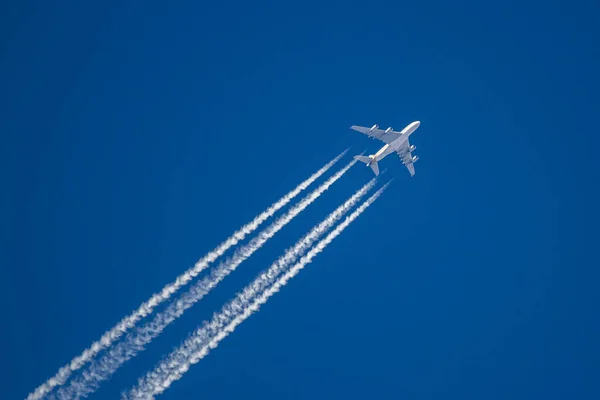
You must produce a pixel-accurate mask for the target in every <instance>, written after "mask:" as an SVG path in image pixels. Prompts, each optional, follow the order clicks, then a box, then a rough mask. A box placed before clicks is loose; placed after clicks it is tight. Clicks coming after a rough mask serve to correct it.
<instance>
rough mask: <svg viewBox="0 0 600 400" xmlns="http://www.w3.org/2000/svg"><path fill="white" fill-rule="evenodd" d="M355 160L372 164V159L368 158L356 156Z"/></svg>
mask: <svg viewBox="0 0 600 400" xmlns="http://www.w3.org/2000/svg"><path fill="white" fill-rule="evenodd" d="M354 159H355V160H358V161H360V162H363V163H365V164H368V163H370V162H371V160H372V158H371V157H367V156H354Z"/></svg>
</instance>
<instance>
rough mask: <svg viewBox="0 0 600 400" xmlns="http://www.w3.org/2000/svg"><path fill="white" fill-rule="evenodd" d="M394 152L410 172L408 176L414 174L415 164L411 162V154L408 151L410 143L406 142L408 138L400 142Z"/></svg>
mask: <svg viewBox="0 0 600 400" xmlns="http://www.w3.org/2000/svg"><path fill="white" fill-rule="evenodd" d="M396 153H398V155H399V156H400V159H401V160H402V164H404V165H406V168H407V169H408V172H410V176H414V175H415V164H414V162H413V158H412V154H411V152H410V143H408V139H407V140H406V141H405V142H404V143H403V144H402V147H400V148H399V149H398V150H396Z"/></svg>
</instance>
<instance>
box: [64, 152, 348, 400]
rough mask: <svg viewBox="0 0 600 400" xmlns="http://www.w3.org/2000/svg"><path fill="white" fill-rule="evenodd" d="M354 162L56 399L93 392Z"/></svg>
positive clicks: (119, 346)
mask: <svg viewBox="0 0 600 400" xmlns="http://www.w3.org/2000/svg"><path fill="white" fill-rule="evenodd" d="M355 163H356V160H352V161H351V162H349V163H348V164H347V165H346V166H345V167H343V168H342V169H340V170H339V171H338V172H336V173H335V174H334V175H333V176H331V177H330V178H329V179H328V180H327V181H325V182H324V183H323V184H321V185H320V186H319V187H318V188H317V189H315V190H314V191H313V192H311V193H310V194H309V195H307V196H306V197H305V198H303V199H302V200H301V201H300V202H298V204H296V205H294V207H292V208H290V209H289V210H288V211H287V212H286V213H285V214H284V215H283V216H281V217H279V218H278V219H277V220H276V221H275V222H273V223H272V224H271V225H270V226H268V227H267V228H265V229H264V230H263V231H261V232H260V233H259V234H258V235H257V236H256V237H255V238H253V239H252V240H251V241H250V242H248V243H247V244H246V245H244V246H241V247H240V248H238V249H236V250H235V252H234V254H233V256H231V257H229V258H228V259H226V260H225V261H223V262H221V263H220V264H219V265H218V266H217V267H215V268H214V269H213V270H212V271H210V273H209V274H208V275H207V276H206V277H204V278H203V279H201V280H200V281H198V282H197V283H195V284H194V285H192V287H191V288H190V289H189V291H188V292H186V293H184V294H183V295H182V296H181V297H180V298H179V299H178V300H176V301H173V302H172V303H171V304H169V306H168V307H167V308H166V309H165V310H164V311H161V312H159V313H157V314H156V315H155V317H154V319H153V320H152V321H151V322H149V323H147V324H146V325H144V326H142V327H139V328H137V329H136V330H135V331H134V332H133V333H132V334H129V335H128V337H127V339H126V340H124V341H123V342H121V343H119V344H117V345H116V346H113V347H112V348H110V349H109V350H108V352H107V354H105V355H104V356H102V358H100V359H99V360H98V361H93V362H92V364H91V365H90V367H89V368H88V370H86V371H84V372H83V373H82V374H81V375H80V376H78V377H77V378H75V379H73V380H72V381H71V383H70V385H69V386H67V387H63V388H60V389H59V390H58V398H60V399H72V398H79V397H81V396H87V395H89V394H90V393H92V392H94V391H95V390H96V389H97V388H98V385H99V383H100V382H102V381H104V380H106V379H108V378H109V377H110V376H111V375H112V374H113V373H114V372H115V371H116V370H117V369H118V368H119V367H120V366H121V365H122V364H123V363H125V362H126V361H127V360H129V359H131V358H132V357H135V356H136V355H137V353H138V352H139V351H141V350H143V349H144V347H145V346H146V345H147V344H148V343H150V342H151V341H152V340H153V339H154V338H156V337H157V336H158V335H160V334H161V332H162V331H163V330H164V329H165V328H166V327H167V326H168V325H169V324H170V323H171V322H173V321H174V320H176V319H177V318H179V317H180V316H181V315H183V313H184V312H185V311H186V310H187V309H189V308H190V307H192V306H193V305H194V304H196V303H197V302H198V301H200V300H201V299H202V298H203V297H204V296H205V295H206V294H207V293H208V292H209V291H210V290H212V289H213V288H214V287H215V286H216V285H217V284H218V283H219V282H221V281H222V280H223V279H224V278H225V277H226V276H227V275H229V274H230V273H231V272H233V271H234V270H235V269H236V268H237V267H238V266H239V265H240V264H241V263H242V262H244V261H245V260H246V259H247V258H248V257H250V256H251V255H252V254H253V253H254V252H255V251H257V250H258V249H260V248H261V247H262V246H263V245H264V244H265V243H266V242H267V241H268V240H269V239H270V238H272V237H273V236H274V235H275V234H276V233H277V232H278V231H280V230H281V229H282V228H283V227H284V226H285V225H287V224H288V223H289V222H290V221H291V220H292V219H293V218H294V217H296V216H297V215H298V214H300V212H302V211H303V210H304V209H305V208H306V207H308V206H309V205H310V204H311V203H313V202H314V201H315V200H316V199H317V198H318V197H319V196H321V194H323V192H325V191H326V190H327V189H329V187H330V186H331V185H333V184H334V183H335V182H336V181H337V180H338V179H339V178H341V177H342V176H343V175H344V174H345V173H346V171H348V170H349V169H350V168H351V167H352V166H353V165H354V164H355Z"/></svg>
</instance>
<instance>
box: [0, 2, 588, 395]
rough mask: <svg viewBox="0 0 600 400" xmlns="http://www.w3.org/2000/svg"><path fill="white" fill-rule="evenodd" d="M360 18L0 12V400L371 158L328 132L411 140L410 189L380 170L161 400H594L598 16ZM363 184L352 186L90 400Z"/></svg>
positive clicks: (536, 11)
mask: <svg viewBox="0 0 600 400" xmlns="http://www.w3.org/2000/svg"><path fill="white" fill-rule="evenodd" d="M175 3H177V4H175ZM209 3H212V4H209ZM359 4H360V5H358V6H357V5H355V3H353V2H352V3H350V2H346V1H337V2H327V1H319V2H310V1H303V2H297V3H291V2H278V1H272V2H260V1H259V2H245V1H240V2H227V3H226V2H223V3H217V2H198V1H183V2H170V3H167V2H157V1H126V2H123V1H102V2H95V3H94V4H91V3H90V2H81V1H62V2H42V1H19V2H7V3H3V4H2V5H0V115H1V118H0V132H1V135H2V142H1V145H0V163H1V164H0V167H1V168H0V171H1V172H0V174H1V177H2V196H0V212H1V214H0V216H1V221H2V222H1V224H0V226H1V230H0V232H1V234H2V237H1V239H2V241H1V243H2V245H1V252H0V262H1V264H0V266H1V272H0V274H1V275H0V301H1V302H2V304H3V307H2V310H3V316H2V329H1V330H0V339H1V340H0V343H1V344H0V346H1V347H0V354H1V357H0V368H1V373H2V375H1V377H2V378H1V380H2V387H1V388H0V390H1V391H2V394H1V395H0V397H2V398H6V399H19V398H24V397H25V396H26V395H27V393H29V392H30V391H31V390H33V389H34V388H35V387H36V386H37V385H39V384H40V383H42V382H43V381H44V380H45V379H47V378H48V377H50V376H51V375H53V374H54V373H55V372H56V370H57V369H58V368H59V367H60V366H62V365H64V364H65V363H66V362H67V361H69V360H70V359H71V358H72V357H73V356H75V355H77V354H79V353H80V352H81V351H82V350H83V349H84V348H86V347H87V346H88V345H89V344H90V343H91V342H92V341H93V340H96V339H97V338H99V336H100V335H101V334H102V333H103V332H104V331H105V330H106V329H108V328H110V327H112V326H113V325H114V324H115V323H116V322H117V321H118V320H119V319H120V318H121V317H122V316H124V315H126V314H127V313H129V312H130V311H131V310H133V309H134V308H135V307H137V306H138V305H139V304H140V303H141V302H142V301H144V300H146V299H147V298H148V297H149V296H150V294H151V293H153V292H154V291H157V290H159V289H160V288H162V286H163V285H164V284H165V283H167V282H169V281H171V280H172V279H174V278H175V277H176V276H177V275H178V274H179V273H181V272H182V271H184V270H185V269H187V268H188V267H189V266H191V265H192V264H193V263H194V262H195V261H196V260H197V259H198V258H199V257H201V256H202V255H203V254H204V253H205V252H206V251H208V250H210V249H212V248H213V247H214V246H215V245H216V244H217V243H219V242H220V241H222V240H223V239H225V238H226V237H227V236H228V235H229V234H230V233H231V232H233V231H234V230H235V229H236V228H237V227H239V226H240V225H241V224H243V223H245V222H247V221H249V220H250V219H251V218H252V217H253V216H254V215H256V214H257V213H258V212H260V211H261V210H262V209H263V208H264V207H266V206H267V205H269V204H271V203H272V202H273V201H275V200H276V199H278V198H279V196H281V195H283V194H284V193H285V192H287V191H288V190H290V189H292V188H293V187H294V186H295V185H296V184H297V183H299V182H300V181H301V180H302V179H304V178H306V177H307V176H308V175H309V174H310V173H312V172H313V171H315V170H316V169H317V168H319V167H320V166H321V165H323V164H324V163H325V162H327V161H328V160H329V159H331V158H332V157H334V156H335V155H336V154H338V153H339V152H341V151H342V150H343V149H345V148H346V147H348V146H352V149H351V151H350V153H351V155H353V154H356V153H359V152H361V151H363V150H365V149H366V150H368V151H369V152H374V151H376V150H377V149H378V148H379V147H380V143H378V142H375V141H372V140H370V139H368V138H366V137H365V136H363V135H361V134H360V133H358V132H354V131H351V130H349V129H348V127H349V126H350V125H353V124H358V125H367V126H370V125H372V124H375V123H377V124H379V125H380V126H382V127H384V128H385V127H387V126H393V127H394V128H398V129H401V128H402V127H404V126H405V125H406V124H408V123H410V122H411V121H413V120H420V121H421V126H420V128H419V129H418V130H417V132H416V133H415V135H414V136H413V138H411V140H412V143H413V144H415V145H416V146H417V147H418V149H417V151H416V154H418V155H419V156H420V158H421V159H420V160H419V162H418V163H417V164H416V170H417V174H416V175H415V177H414V178H412V179H411V178H410V177H409V175H408V173H407V171H406V170H405V168H404V167H403V166H402V165H401V163H400V162H399V160H398V159H397V157H392V156H390V157H389V158H387V159H386V160H384V161H383V162H382V168H383V167H385V168H388V173H387V174H386V175H388V176H391V177H394V178H395V180H394V182H393V184H392V186H391V187H390V189H389V190H388V191H387V192H386V193H385V195H384V196H383V197H382V198H381V199H380V200H379V201H378V202H377V203H375V205H374V206H373V207H372V208H370V209H369V210H368V211H367V212H366V213H365V214H364V216H363V217H361V218H360V219H359V220H357V221H356V222H355V223H354V224H352V225H351V226H350V227H349V228H348V229H347V231H346V232H345V233H344V234H343V235H342V236H341V237H339V239H337V240H336V241H335V242H333V244H332V245H331V246H330V247H329V248H328V249H327V250H326V251H325V252H324V253H323V254H322V255H320V256H319V257H318V258H317V259H316V260H315V262H314V263H313V264H311V265H310V266H309V267H308V268H307V269H306V270H304V271H303V272H302V273H301V274H300V275H298V277H296V278H295V279H294V280H292V281H291V282H290V284H289V285H288V286H287V287H286V288H285V289H284V290H283V291H282V292H281V293H279V294H277V295H276V296H275V297H273V298H272V299H271V301H269V302H268V304H267V305H265V306H264V308H263V309H262V310H261V311H260V312H259V313H258V314H256V315H254V316H253V317H251V318H250V319H249V320H248V321H246V322H245V323H244V324H243V325H241V326H240V327H239V329H238V330H237V331H236V332H235V333H234V334H233V335H231V336H230V337H228V338H227V339H226V340H225V341H223V343H222V344H221V346H220V347H219V348H218V349H216V350H215V351H214V352H212V353H211V354H210V355H209V356H208V357H207V358H206V359H204V360H203V361H202V362H201V363H199V364H198V365H196V366H194V367H193V368H192V369H191V370H190V371H189V373H188V374H187V375H186V376H185V377H184V378H183V379H182V380H181V381H179V382H177V383H176V384H174V385H173V387H172V388H171V389H170V390H169V391H167V392H166V393H165V395H164V396H163V398H165V399H181V398H202V399H227V398H249V399H259V398H260V399H281V398H286V399H306V398H311V399H332V398H347V399H364V398H373V399H461V400H462V399H508V398H510V399H531V398H540V399H541V398H543V399H597V398H600V389H598V383H597V382H598V381H597V379H598V376H599V374H600V368H599V362H600V348H599V346H598V342H597V340H598V337H599V336H600V322H599V320H598V308H599V305H600V304H599V300H600V295H599V294H598V293H599V291H598V282H599V278H600V272H599V271H598V267H599V266H600V263H599V259H598V255H597V250H596V249H597V248H598V239H599V235H598V228H597V227H598V222H599V218H598V211H597V204H598V203H599V200H600V199H599V196H598V183H599V182H600V176H599V175H600V168H599V167H598V162H597V158H598V156H597V153H598V148H600V140H599V139H598V135H599V134H600V130H599V129H598V128H599V124H598V115H600V113H599V111H600V107H599V106H600V100H599V97H598V89H599V88H600V85H599V83H600V82H599V78H598V75H597V71H599V70H600V47H599V45H598V38H599V37H600V28H599V27H598V16H599V15H600V13H599V11H600V10H599V8H600V5H599V4H598V2H597V1H591V0H590V1H570V2H566V1H562V2H561V1H553V0H550V1H535V0H534V1H529V2H493V3H484V2H445V1H430V2H419V1H412V2H394V1H389V2H378V1H369V2H360V3H359ZM402 4H403V5H402ZM349 159H350V155H349V156H348V157H347V158H346V159H345V160H344V162H345V161H346V160H349ZM371 176H372V173H371V171H370V170H369V169H367V168H365V167H364V166H359V165H357V166H356V167H354V168H352V169H351V170H350V172H349V173H348V174H347V175H346V176H344V177H343V179H341V180H340V181H339V183H337V184H336V185H335V186H334V187H333V188H332V190H331V191H329V192H328V193H327V194H326V195H324V196H323V197H322V198H321V199H320V200H319V201H318V202H316V203H315V204H314V205H312V206H311V207H310V208H309V209H308V210H307V211H306V212H305V213H303V214H302V215H301V216H300V217H299V218H297V219H296V220H295V221H294V222H293V223H291V224H290V225H289V226H288V227H286V228H285V229H284V230H283V231H282V232H281V233H280V234H279V235H277V236H276V237H275V238H274V239H273V240H272V241H270V242H269V243H268V244H267V245H266V246H265V247H264V248H263V249H262V250H261V251H260V252H258V253H257V254H256V255H255V256H253V257H252V258H251V259H250V260H248V262H246V263H244V264H242V266H240V268H239V269H238V271H236V272H235V273H234V274H232V275H231V276H230V277H228V278H227V279H226V280H225V281H224V282H223V284H222V285H220V286H219V287H218V289H216V290H215V291H214V292H212V293H211V294H210V295H209V296H208V297H207V298H206V299H205V300H203V301H202V302H200V303H199V304H197V305H196V306H195V307H194V308H192V309H191V310H190V311H189V312H188V313H187V314H186V315H185V316H184V317H183V318H181V319H180V320H179V321H177V322H176V323H175V324H173V326H171V327H169V328H168V329H167V330H166V331H165V333H164V335H163V336H161V337H160V338H159V339H157V340H156V341H155V342H153V343H152V345H151V346H150V347H149V348H148V350H147V351H145V352H144V353H142V354H141V355H140V356H139V357H137V358H136V359H134V360H132V361H131V362H129V363H127V364H126V366H125V367H124V368H122V369H121V370H120V371H118V373H117V374H116V375H115V376H114V378H113V379H112V380H111V381H110V382H107V383H105V384H104V385H103V386H102V387H101V389H100V390H99V391H98V392H97V393H95V394H94V396H93V397H92V398H98V399H101V398H102V399H112V398H116V397H117V396H118V394H119V393H120V391H121V390H123V389H126V388H129V387H131V385H132V384H133V383H134V382H135V380H136V379H137V377H138V376H140V375H141V374H142V373H144V372H146V370H147V369H148V368H150V367H152V366H154V365H155V363H156V362H157V361H159V360H160V357H161V356H162V355H164V354H165V353H166V352H168V351H169V350H171V349H172V348H173V346H175V345H177V344H179V343H180V341H181V340H182V339H184V338H185V337H186V335H187V333H188V332H189V331H190V330H192V329H193V328H194V327H196V326H197V325H198V324H200V323H201V322H202V321H203V320H204V319H206V318H207V317H209V316H210V315H211V313H212V312H213V311H215V310H216V309H217V308H218V307H219V306H220V305H221V304H222V303H223V302H224V301H225V300H227V299H229V298H230V297H231V296H232V295H233V294H234V293H235V291H236V290H239V289H241V288H242V287H243V286H244V285H245V284H246V283H247V282H249V281H250V279H252V278H253V277H254V276H255V275H256V274H257V273H258V271H260V270H261V269H263V268H265V267H267V266H268V265H269V264H270V263H271V262H272V261H273V260H274V259H275V258H276V257H277V256H278V255H279V254H281V252H282V251H283V249H284V248H285V247H286V246H289V245H291V244H293V243H294V242H295V240H296V239H297V238H299V236H300V235H301V234H303V233H305V232H306V231H307V230H308V229H309V228H310V227H311V226H312V225H313V224H315V223H316V222H318V221H319V220H320V219H321V218H323V217H324V216H325V215H326V214H327V213H328V212H330V211H331V210H333V208H334V207H335V206H336V205H337V204H339V202H340V201H342V200H343V199H345V198H347V197H348V196H349V195H350V194H351V193H352V192H353V191H354V190H355V189H356V188H358V187H359V186H360V185H362V184H363V183H365V182H366V181H367V180H368V179H370V178H371Z"/></svg>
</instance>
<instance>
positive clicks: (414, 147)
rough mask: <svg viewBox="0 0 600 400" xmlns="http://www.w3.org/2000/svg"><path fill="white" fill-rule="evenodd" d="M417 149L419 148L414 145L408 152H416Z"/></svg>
mask: <svg viewBox="0 0 600 400" xmlns="http://www.w3.org/2000/svg"><path fill="white" fill-rule="evenodd" d="M416 149H417V146H415V145H414V144H413V145H412V146H410V149H408V151H415V150H416Z"/></svg>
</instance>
